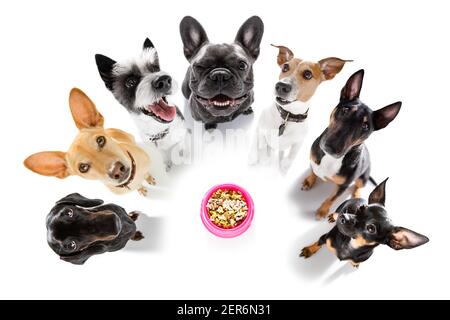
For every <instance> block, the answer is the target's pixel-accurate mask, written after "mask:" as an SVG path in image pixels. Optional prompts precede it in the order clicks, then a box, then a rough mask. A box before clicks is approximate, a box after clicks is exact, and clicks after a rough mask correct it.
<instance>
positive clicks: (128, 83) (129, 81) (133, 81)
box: [125, 77, 137, 89]
mask: <svg viewBox="0 0 450 320" xmlns="http://www.w3.org/2000/svg"><path fill="white" fill-rule="evenodd" d="M136 84H137V79H136V78H135V77H129V78H128V79H127V80H126V81H125V87H127V88H128V89H131V88H134V86H136Z"/></svg>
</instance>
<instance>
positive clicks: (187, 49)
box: [180, 16, 208, 60]
mask: <svg viewBox="0 0 450 320" xmlns="http://www.w3.org/2000/svg"><path fill="white" fill-rule="evenodd" d="M180 34H181V40H182V41H183V47H184V56H185V57H186V59H188V60H191V59H192V58H193V57H194V56H195V55H196V54H197V53H198V51H199V50H200V48H201V47H203V45H204V44H206V43H208V36H207V35H206V31H205V29H203V27H202V25H201V24H200V22H198V21H197V20H195V19H194V18H193V17H190V16H186V17H184V18H183V20H181V22H180Z"/></svg>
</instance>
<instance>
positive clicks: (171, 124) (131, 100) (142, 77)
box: [95, 38, 190, 170]
mask: <svg viewBox="0 0 450 320" xmlns="http://www.w3.org/2000/svg"><path fill="white" fill-rule="evenodd" d="M95 60H96V63H97V67H98V71H99V72H100V76H101V78H102V79H103V81H104V83H105V85H106V88H108V89H109V90H110V91H111V92H112V94H113V95H114V97H115V98H116V99H117V101H119V102H120V104H122V105H123V106H124V107H125V108H126V109H127V110H128V112H129V113H130V115H131V117H132V118H133V120H134V121H135V122H136V125H137V126H138V129H139V131H140V133H141V136H142V138H143V139H144V141H145V142H146V143H148V144H153V145H154V146H156V148H157V149H158V150H159V151H160V152H161V154H162V156H163V159H164V163H165V165H166V169H167V170H169V169H170V168H171V167H172V165H173V161H172V156H173V155H175V154H177V156H181V157H188V155H189V143H188V141H189V140H188V139H189V137H190V134H189V132H190V131H189V130H188V129H187V128H186V126H185V121H184V117H183V115H182V113H181V111H180V110H179V109H178V108H177V106H175V105H174V104H173V103H172V102H171V101H170V96H171V95H173V94H174V93H175V92H176V91H177V84H176V82H175V81H174V80H173V79H172V77H171V76H170V75H169V74H167V73H166V72H164V71H161V68H160V65H159V58H158V53H157V51H156V49H155V47H154V45H153V43H152V42H151V41H150V39H148V38H147V39H146V40H145V42H144V46H143V49H142V52H141V54H140V55H139V56H137V57H135V58H134V59H131V60H128V61H124V62H116V61H114V60H112V59H111V58H108V57H106V56H104V55H101V54H97V55H95Z"/></svg>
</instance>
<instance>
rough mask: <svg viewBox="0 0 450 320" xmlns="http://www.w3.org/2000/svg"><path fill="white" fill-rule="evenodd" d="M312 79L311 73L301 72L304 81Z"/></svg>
mask: <svg viewBox="0 0 450 320" xmlns="http://www.w3.org/2000/svg"><path fill="white" fill-rule="evenodd" d="M312 77H313V74H312V72H311V71H309V70H305V71H304V72H303V79H305V80H311V79H312Z"/></svg>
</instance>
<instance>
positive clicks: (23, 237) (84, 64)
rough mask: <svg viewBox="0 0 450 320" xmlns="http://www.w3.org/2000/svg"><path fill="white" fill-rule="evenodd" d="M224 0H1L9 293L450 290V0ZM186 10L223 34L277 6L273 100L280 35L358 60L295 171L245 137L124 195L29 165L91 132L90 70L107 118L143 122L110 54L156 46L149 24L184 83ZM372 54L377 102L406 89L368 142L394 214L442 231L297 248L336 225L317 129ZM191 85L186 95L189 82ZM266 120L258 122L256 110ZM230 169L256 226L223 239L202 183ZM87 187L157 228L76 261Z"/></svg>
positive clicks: (321, 112)
mask: <svg viewBox="0 0 450 320" xmlns="http://www.w3.org/2000/svg"><path fill="white" fill-rule="evenodd" d="M219 3H220V2H216V1H193V0H190V1H176V2H175V1H169V0H165V1H149V0H148V1H140V2H138V1H102V2H100V1H95V2H94V1H80V0H78V1H12V2H8V3H6V2H3V1H2V2H1V5H0V6H1V8H0V30H1V39H2V40H1V50H0V56H1V61H2V67H1V69H2V72H1V74H0V82H1V85H0V90H1V96H2V99H1V110H2V111H1V115H2V116H1V123H2V124H1V126H0V130H1V137H2V152H1V153H2V157H1V158H2V160H1V169H2V174H1V178H2V183H1V187H0V188H1V194H2V196H1V199H2V201H1V210H0V215H1V221H0V225H1V232H0V248H1V264H0V298H148V299H163V298H180V299H188V298H192V299H196V298H213V299H215V298H233V299H240V298H245V299H263V298H268V299H272V298H273V299H279V298H280V299H281V298H287V299H299V298H307V299H309V298H340V299H346V298H358V299H359V298H450V295H449V290H448V288H449V286H450V280H449V272H448V271H449V267H450V266H449V258H448V240H449V239H448V237H449V225H448V215H449V214H450V213H449V212H448V202H447V201H448V197H449V196H448V184H447V183H448V181H449V178H450V177H449V173H448V156H447V155H448V145H449V144H448V126H449V116H450V112H449V106H448V92H449V85H448V75H449V71H450V70H449V67H448V59H449V56H450V52H449V49H448V47H447V45H448V43H447V42H448V30H450V24H449V19H448V15H447V14H448V8H446V7H445V4H446V2H445V1H426V2H425V1H420V2H417V1H404V2H403V1H376V2H375V1H374V2H371V3H368V2H366V1H365V2H361V1H299V0H295V1H255V2H251V1H242V0H238V1H233V0H227V1H223V5H220V4H219ZM187 14H189V15H193V16H194V17H196V18H197V19H198V20H199V21H200V22H201V23H202V24H203V26H204V27H205V29H206V31H207V32H208V35H209V38H210V40H211V41H217V42H228V41H231V40H233V39H234V37H235V34H236V32H237V30H238V28H239V27H240V25H241V24H242V23H243V22H244V21H245V19H247V18H248V17H249V16H251V15H253V14H258V15H259V16H260V17H261V18H262V19H263V20H264V23H265V27H266V32H265V34H264V38H263V42H262V45H261V55H260V58H259V59H258V61H257V62H256V64H255V79H256V90H255V94H256V101H255V104H254V110H255V112H256V115H255V116H256V117H257V116H258V115H259V114H260V112H261V110H262V109H263V108H266V107H268V106H269V105H270V104H271V102H272V100H273V96H272V91H273V89H272V88H273V86H274V83H275V82H276V79H277V76H278V68H277V65H276V54H277V51H276V49H274V48H272V47H270V43H275V44H283V45H286V46H289V47H290V48H291V49H292V50H293V51H294V53H295V54H296V56H298V57H302V58H305V59H313V60H319V59H322V58H325V57H328V56H337V57H340V58H343V59H354V60H355V62H353V63H351V64H348V65H346V66H345V67H344V69H343V71H342V72H341V73H340V74H339V75H338V76H337V77H336V78H335V80H333V81H331V82H327V83H323V84H322V85H321V86H320V88H319V89H318V91H317V93H316V96H315V100H314V103H313V105H311V110H310V131H309V135H308V138H307V139H306V141H305V144H304V145H303V148H302V150H301V151H300V153H299V155H298V157H297V160H296V161H295V164H294V166H293V167H292V169H291V171H290V172H289V173H288V175H287V176H285V177H282V176H280V175H279V174H278V173H277V171H276V170H274V169H273V168H267V167H263V168H249V167H248V166H247V165H246V162H247V160H246V157H247V151H246V147H245V146H242V147H241V148H224V149H221V150H220V152H219V154H217V153H216V154H214V153H213V152H212V151H211V152H207V153H208V154H207V155H206V156H205V157H204V158H203V160H202V161H197V162H196V163H195V164H194V165H192V166H189V167H185V168H179V169H177V170H175V171H174V172H173V173H172V174H171V176H170V177H169V179H165V180H164V179H162V180H161V181H163V185H164V186H165V187H164V188H161V187H160V188H159V189H158V190H155V191H154V192H153V193H152V195H151V196H150V199H145V198H142V197H140V196H139V195H138V194H137V193H136V194H129V195H125V196H115V195H114V194H112V193H110V192H109V191H108V190H107V189H106V188H105V187H104V186H102V185H101V184H100V183H97V182H91V181H86V180H82V179H81V178H79V177H70V178H68V179H66V180H64V181H61V180H58V179H56V178H47V177H43V176H39V175H36V174H33V173H32V172H30V171H28V170H26V169H25V168H24V167H23V165H22V162H23V160H24V159H25V158H26V157H27V156H28V155H30V154H31V153H34V152H38V151H42V150H66V149H67V148H68V147H69V145H70V143H71V142H72V140H73V138H74V137H75V135H76V133H77V131H76V128H75V125H74V124H73V122H72V119H71V116H70V112H69V108H68V103H67V101H68V94H69V91H70V89H71V88H72V87H74V86H77V87H80V88H81V89H83V90H84V91H85V92H86V93H87V94H88V95H89V96H90V97H91V98H92V99H93V100H94V102H96V104H97V107H98V109H99V110H100V111H101V113H102V114H103V115H104V116H105V119H106V121H105V124H106V126H107V127H117V128H121V129H124V130H127V131H129V132H131V133H133V134H135V135H136V136H137V132H136V129H135V127H134V124H133V123H132V121H131V118H130V117H129V116H128V114H127V112H126V111H125V109H123V108H122V107H120V106H119V104H118V103H117V102H116V101H115V99H114V98H113V97H112V95H111V94H110V93H109V92H108V91H107V90H106V89H105V87H104V85H103V82H102V81H101V79H100V77H99V75H98V72H97V69H96V66H95V61H94V54H95V53H102V54H105V55H108V56H110V57H112V58H115V59H126V58H129V57H131V56H133V55H135V54H138V53H139V52H140V48H141V45H142V42H143V41H144V39H145V37H147V36H148V37H150V38H151V40H152V41H153V42H154V44H155V45H156V47H157V49H158V51H159V54H160V60H161V64H162V68H163V69H164V70H166V71H168V72H169V73H171V74H172V75H173V77H174V78H175V79H177V80H178V82H179V83H181V81H182V79H183V76H184V74H185V70H186V68H187V66H188V63H187V61H186V60H185V58H184V56H183V54H182V52H183V51H182V45H181V40H180V36H179V31H178V25H179V22H180V20H181V19H182V18H183V16H184V15H187ZM360 68H364V69H365V70H366V77H365V80H364V87H363V89H362V96H361V97H362V100H363V101H364V102H366V103H367V104H368V105H369V106H371V107H372V108H374V109H377V108H381V107H383V106H385V105H387V104H390V103H392V102H395V101H397V100H401V101H403V107H402V110H401V112H400V114H399V116H398V118H397V119H395V121H394V122H393V123H392V124H391V125H390V126H389V127H388V128H387V129H384V130H382V131H380V132H376V133H374V134H373V135H372V136H371V137H370V139H369V141H368V146H369V150H370V152H371V155H372V166H373V171H372V173H373V176H374V177H375V178H376V179H377V180H378V181H381V180H382V179H384V178H385V177H387V176H389V177H390V180H389V182H388V186H387V209H388V212H389V213H390V215H391V218H392V219H393V220H394V222H396V223H397V224H399V225H402V226H405V227H408V228H411V229H413V230H416V231H418V232H420V233H423V234H425V235H427V236H429V237H430V243H428V244H427V245H425V246H423V247H420V248H418V249H414V250H410V251H401V252H395V251H394V250H391V249H389V248H388V247H379V248H377V249H376V251H375V254H374V255H373V256H372V258H371V259H370V260H369V261H368V262H366V263H364V264H362V265H361V267H360V269H359V270H357V271H355V270H353V269H352V268H351V267H349V266H348V265H347V264H346V263H344V262H342V263H341V262H338V261H337V259H336V258H335V257H334V256H332V255H331V253H329V252H328V251H326V250H322V251H321V252H319V253H318V254H317V255H316V256H315V257H313V258H312V259H311V260H309V261H304V260H302V259H300V258H298V254H299V252H300V249H301V248H302V247H303V246H305V245H309V244H310V243H312V242H314V241H315V240H316V239H317V238H318V237H319V236H320V235H322V234H323V233H325V232H326V231H327V230H329V229H330V228H331V227H330V226H329V225H328V224H327V223H326V222H317V221H315V220H314V214H313V211H314V210H315V209H316V208H317V207H318V206H319V205H320V203H321V202H322V201H323V200H324V199H325V197H326V196H328V194H329V193H330V192H331V190H332V186H330V185H327V184H325V183H321V184H320V185H319V186H317V187H316V188H315V189H313V190H311V191H309V192H308V193H302V192H301V191H300V187H299V186H300V182H301V181H302V179H303V177H304V176H305V174H306V171H307V169H308V166H309V164H308V158H309V146H310V145H311V142H312V140H313V139H314V138H315V137H316V136H318V135H319V134H320V133H321V131H322V130H323V129H324V128H325V126H326V125H327V122H328V117H329V114H330V112H331V110H332V108H333V107H334V106H335V105H336V104H337V102H338V96H339V92H340V89H341V88H342V86H343V85H344V83H345V81H346V80H347V78H348V77H349V76H350V75H351V74H352V73H353V72H355V71H356V70H358V69H360ZM176 101H177V103H178V105H179V106H181V107H182V108H183V107H184V101H183V98H182V95H181V93H180V92H179V93H178V94H177V96H176ZM251 120H253V121H251ZM254 120H256V119H253V118H252V117H247V118H246V119H243V122H247V127H249V126H250V127H251V126H252V125H254V124H255V121H254ZM248 130H249V134H248V137H250V135H251V131H252V130H251V129H248ZM157 175H158V174H157ZM164 181H165V182H164ZM222 182H234V183H238V184H240V185H242V186H244V187H246V188H247V189H248V191H249V192H250V193H251V194H252V195H253V197H254V201H255V205H256V212H255V220H254V224H253V225H252V227H251V228H250V229H249V230H248V232H247V233H246V234H244V235H242V236H241V237H239V238H236V239H232V240H225V239H219V238H215V237H214V236H212V235H211V234H209V233H208V232H207V231H206V229H205V228H204V227H203V225H202V223H201V221H200V218H199V205H200V201H201V199H202V196H203V195H204V193H205V192H206V191H207V189H208V188H209V187H211V186H212V185H214V184H217V183H222ZM371 189H372V186H370V185H369V186H368V187H366V189H365V190H364V195H366V196H367V195H368V193H369V192H370V191H371ZM71 192H80V193H81V194H83V195H85V196H87V197H95V198H101V199H104V200H105V201H106V202H114V203H117V204H119V205H121V206H123V207H125V208H126V209H128V210H141V211H143V212H145V213H147V216H146V217H143V218H142V219H141V221H140V222H139V227H140V229H141V230H142V231H143V232H144V234H145V235H146V236H147V238H146V239H145V240H144V241H142V242H140V243H130V244H129V245H128V246H127V247H126V248H125V249H124V250H122V251H119V252H116V253H107V254H104V255H101V256H95V257H92V258H91V259H90V260H88V261H87V263H86V264H85V265H84V266H81V267H80V266H74V265H71V264H69V263H65V262H63V261H60V260H59V259H58V257H57V255H55V254H54V253H53V252H52V251H51V249H50V248H49V247H48V246H47V243H46V229H45V217H46V215H47V213H48V211H49V210H50V209H51V207H52V206H53V204H54V202H55V201H57V200H58V199H60V198H61V197H63V196H65V195H66V194H68V193H71Z"/></svg>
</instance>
